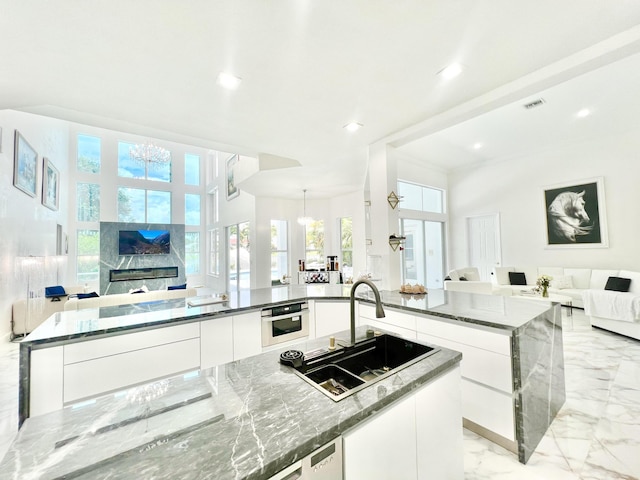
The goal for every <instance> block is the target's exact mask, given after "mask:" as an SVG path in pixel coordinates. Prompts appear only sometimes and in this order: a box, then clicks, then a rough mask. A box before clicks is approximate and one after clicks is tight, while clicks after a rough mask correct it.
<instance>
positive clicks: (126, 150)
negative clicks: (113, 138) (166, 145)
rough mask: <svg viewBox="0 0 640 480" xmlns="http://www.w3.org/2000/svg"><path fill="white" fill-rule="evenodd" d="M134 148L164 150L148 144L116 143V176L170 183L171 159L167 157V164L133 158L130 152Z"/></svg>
mask: <svg viewBox="0 0 640 480" xmlns="http://www.w3.org/2000/svg"><path fill="white" fill-rule="evenodd" d="M136 147H145V148H149V149H152V148H153V149H161V150H164V149H162V148H161V147H157V146H155V145H153V144H150V143H146V144H141V145H136V144H133V143H126V142H118V176H120V177H126V178H137V179H147V180H154V181H158V182H171V158H170V157H169V162H168V163H161V162H155V161H151V160H144V159H141V158H134V157H133V156H132V151H133V149H134V148H136Z"/></svg>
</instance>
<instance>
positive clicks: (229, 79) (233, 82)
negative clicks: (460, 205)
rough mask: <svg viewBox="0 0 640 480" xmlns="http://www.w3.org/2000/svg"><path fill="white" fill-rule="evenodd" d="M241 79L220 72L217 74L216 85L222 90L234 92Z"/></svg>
mask: <svg viewBox="0 0 640 480" xmlns="http://www.w3.org/2000/svg"><path fill="white" fill-rule="evenodd" d="M241 81H242V79H241V78H240V77H236V76H235V75H231V74H230V73H226V72H220V73H219V74H218V85H220V86H221V87H224V88H228V89H229V90H235V89H236V88H238V85H240V82H241Z"/></svg>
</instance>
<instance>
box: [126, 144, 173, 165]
mask: <svg viewBox="0 0 640 480" xmlns="http://www.w3.org/2000/svg"><path fill="white" fill-rule="evenodd" d="M129 157H130V158H131V159H132V160H134V161H136V162H138V163H141V164H143V165H144V164H149V165H150V166H161V165H168V164H170V163H171V152H170V151H169V150H167V149H166V148H162V147H159V146H157V145H154V144H153V143H151V142H144V143H138V144H136V145H133V146H132V147H131V148H129Z"/></svg>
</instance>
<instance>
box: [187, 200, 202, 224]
mask: <svg viewBox="0 0 640 480" xmlns="http://www.w3.org/2000/svg"><path fill="white" fill-rule="evenodd" d="M184 223H185V225H200V195H197V194H195V193H187V194H185V196H184Z"/></svg>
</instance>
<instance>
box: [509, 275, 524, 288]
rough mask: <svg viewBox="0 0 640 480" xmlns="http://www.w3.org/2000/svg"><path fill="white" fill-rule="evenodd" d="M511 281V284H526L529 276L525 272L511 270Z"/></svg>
mask: <svg viewBox="0 0 640 480" xmlns="http://www.w3.org/2000/svg"><path fill="white" fill-rule="evenodd" d="M509 283H510V284H511V285H526V284H527V277H525V275H524V272H509Z"/></svg>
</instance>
